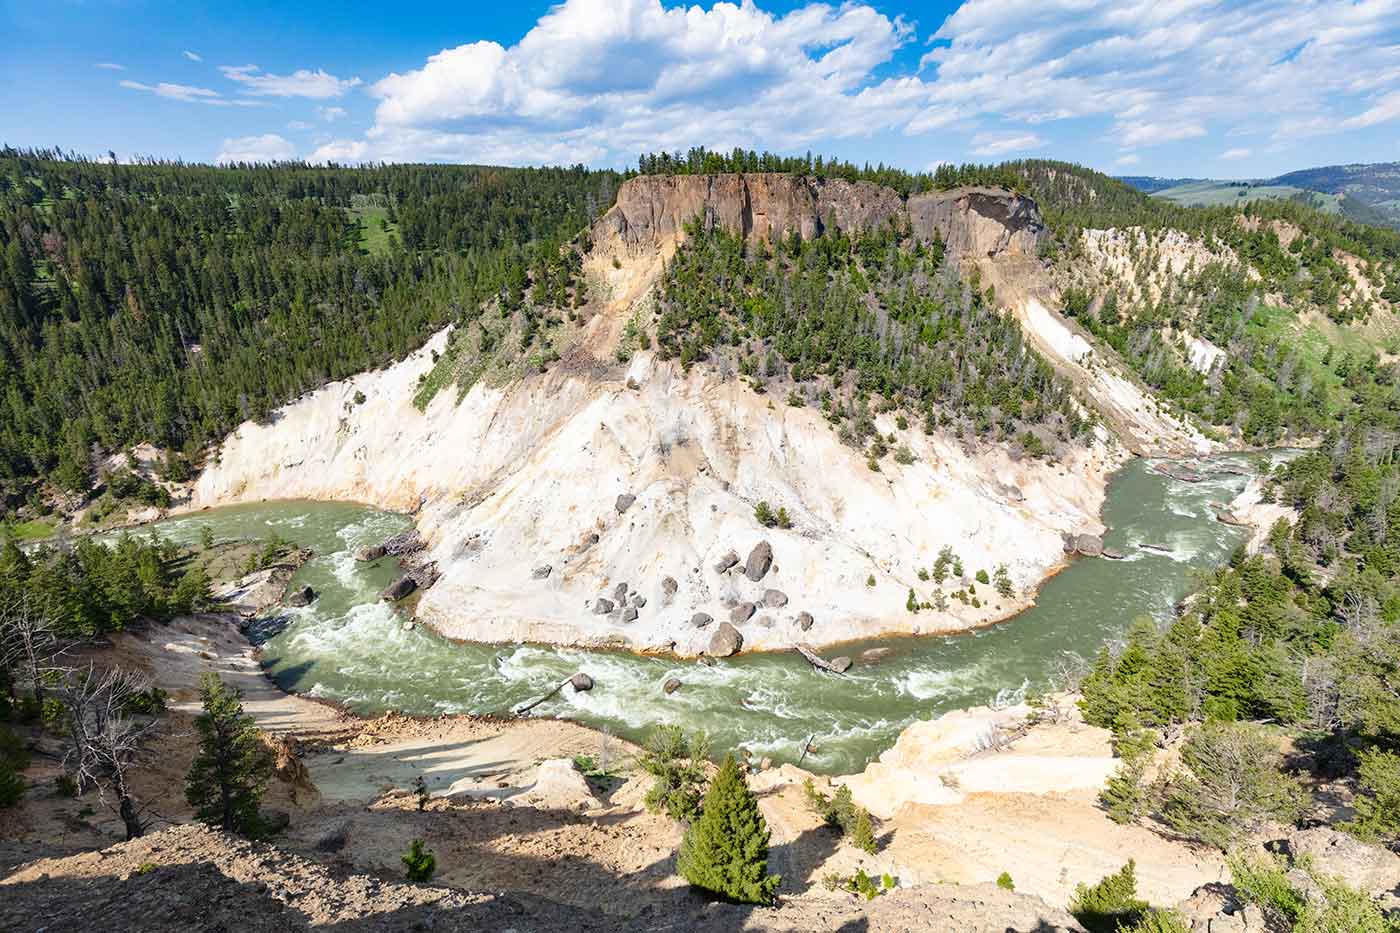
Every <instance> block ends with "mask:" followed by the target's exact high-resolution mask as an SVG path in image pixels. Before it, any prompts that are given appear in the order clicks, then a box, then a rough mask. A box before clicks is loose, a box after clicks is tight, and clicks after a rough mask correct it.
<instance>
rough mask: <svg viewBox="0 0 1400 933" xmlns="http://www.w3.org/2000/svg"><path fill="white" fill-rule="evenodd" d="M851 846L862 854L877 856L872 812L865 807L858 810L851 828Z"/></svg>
mask: <svg viewBox="0 0 1400 933" xmlns="http://www.w3.org/2000/svg"><path fill="white" fill-rule="evenodd" d="M851 845H853V846H855V847H856V848H857V849H860V850H861V851H862V852H868V853H870V854H871V855H874V854H875V849H876V845H875V828H874V827H873V826H872V825H871V824H870V811H869V810H867V809H865V807H859V808H857V809H856V818H855V822H854V824H853V825H852V826H851Z"/></svg>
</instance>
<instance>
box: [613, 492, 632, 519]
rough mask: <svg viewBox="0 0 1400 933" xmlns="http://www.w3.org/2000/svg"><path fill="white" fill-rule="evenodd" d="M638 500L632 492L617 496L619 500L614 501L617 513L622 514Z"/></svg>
mask: <svg viewBox="0 0 1400 933" xmlns="http://www.w3.org/2000/svg"><path fill="white" fill-rule="evenodd" d="M636 501H637V497H636V496H634V495H632V494H631V493H630V492H624V493H623V494H622V495H620V496H618V497H617V501H616V502H614V503H613V508H615V509H617V514H619V515H621V514H622V513H623V512H626V511H627V510H628V509H630V508H631V507H632V503H633V502H636Z"/></svg>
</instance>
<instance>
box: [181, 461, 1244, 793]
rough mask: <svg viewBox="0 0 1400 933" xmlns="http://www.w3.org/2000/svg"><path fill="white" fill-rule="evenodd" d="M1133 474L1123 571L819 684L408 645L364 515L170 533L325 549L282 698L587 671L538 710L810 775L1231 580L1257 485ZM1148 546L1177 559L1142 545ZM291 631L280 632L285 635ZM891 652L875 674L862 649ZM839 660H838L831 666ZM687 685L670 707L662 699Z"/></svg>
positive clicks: (1117, 493)
mask: <svg viewBox="0 0 1400 933" xmlns="http://www.w3.org/2000/svg"><path fill="white" fill-rule="evenodd" d="M1268 462H1269V458H1268V455H1252V456H1245V455H1234V456H1229V457H1222V458H1217V459H1216V460H1214V461H1211V463H1212V464H1213V465H1215V466H1233V467H1235V468H1244V469H1250V470H1258V469H1267V467H1268ZM1150 465H1151V461H1143V460H1134V461H1132V462H1130V463H1129V464H1128V465H1127V466H1126V467H1124V468H1123V469H1122V470H1121V471H1119V473H1118V474H1117V475H1116V476H1115V477H1114V478H1113V480H1112V482H1111V483H1110V485H1109V489H1108V495H1107V500H1106V502H1105V505H1104V512H1103V519H1104V522H1105V524H1107V525H1108V526H1109V529H1110V530H1109V531H1108V533H1107V534H1106V535H1105V542H1106V544H1107V545H1108V546H1109V547H1110V548H1117V549H1119V550H1121V551H1123V552H1125V553H1126V555H1127V557H1126V559H1124V560H1092V559H1079V560H1076V561H1074V562H1073V563H1072V564H1071V565H1070V566H1069V567H1068V568H1067V569H1066V570H1065V571H1063V572H1062V573H1060V574H1059V575H1057V576H1055V577H1054V578H1052V579H1051V580H1049V581H1048V582H1046V584H1045V585H1044V586H1043V587H1042V589H1041V591H1040V595H1039V599H1038V601H1037V604H1036V605H1035V606H1034V607H1032V608H1031V609H1028V610H1027V611H1025V612H1023V613H1021V614H1020V615H1018V616H1016V617H1014V618H1012V619H1009V620H1007V621H1006V622H1003V623H1001V624H998V625H995V626H991V627H988V628H984V629H980V630H977V631H974V632H970V633H966V634H961V635H951V636H924V637H901V638H886V639H881V640H879V641H873V642H862V643H857V644H851V645H848V646H843V647H842V648H841V651H840V653H842V654H848V655H851V656H852V657H854V658H856V664H855V666H854V667H853V668H852V670H851V671H850V672H849V673H848V674H847V675H846V676H844V677H838V676H834V675H830V674H824V673H820V672H817V671H814V670H812V669H811V668H810V667H809V666H808V664H807V662H806V661H804V660H803V659H802V658H801V657H799V656H798V655H797V654H795V653H791V652H788V653H778V654H754V655H740V656H738V657H735V658H731V659H729V660H726V661H721V662H719V663H718V664H716V665H715V666H713V667H706V666H704V665H701V664H699V663H697V662H696V661H694V660H680V659H666V658H653V657H638V656H634V655H631V654H627V653H623V652H606V651H585V650H581V649H569V648H552V647H546V646H539V645H472V644H468V645H464V644H453V643H450V642H448V641H445V640H444V639H441V638H438V637H436V636H435V635H433V634H432V633H431V632H429V631H426V630H424V629H423V628H422V627H419V628H416V629H414V630H412V631H408V630H405V629H404V627H403V625H402V620H401V619H400V617H398V616H397V615H396V614H395V611H394V609H393V608H392V607H390V606H388V605H386V604H384V603H382V602H379V601H378V600H377V599H376V596H377V594H378V592H379V590H380V589H382V588H383V587H384V586H385V585H387V584H388V582H389V581H390V580H391V579H392V578H393V576H394V574H395V571H396V566H395V565H394V562H393V561H381V562H380V563H379V564H378V565H375V566H369V565H364V564H359V563H357V562H356V561H355V560H354V558H353V557H352V554H353V551H354V549H355V548H356V547H358V546H360V545H363V544H369V543H374V542H378V541H382V540H383V539H384V538H385V537H387V536H388V535H390V534H392V533H394V532H396V531H398V530H400V529H402V528H405V527H407V526H408V525H409V519H408V518H406V517H404V516H401V515H396V514H392V513H387V512H380V511H377V510H375V509H372V508H368V507H365V506H359V505H349V504H343V503H325V502H268V503H260V504H255V505H238V506H229V507H225V508H219V509H213V510H209V511H205V512H200V513H196V514H191V515H185V516H181V517H178V518H173V519H168V520H166V521H163V522H161V523H159V524H158V525H156V526H155V530H156V531H157V532H158V533H160V534H161V535H162V536H165V537H169V538H172V539H174V540H176V541H180V542H182V543H194V542H196V541H198V539H199V537H200V534H201V529H202V527H204V526H209V527H210V528H211V529H212V531H213V533H214V536H215V538H216V539H225V538H244V537H266V536H268V535H270V534H272V533H274V532H275V533H277V534H279V535H280V536H282V537H283V538H285V539H287V540H289V541H293V542H295V543H297V544H299V545H303V546H305V547H309V548H311V549H313V550H314V551H315V555H316V556H315V557H314V558H313V559H312V560H311V561H309V562H308V563H307V564H305V565H304V566H303V567H302V568H301V569H300V570H299V571H298V572H297V576H296V578H295V580H294V581H293V583H294V585H300V584H309V585H310V586H311V587H312V588H313V589H315V590H316V591H317V592H318V593H319V594H320V597H319V598H318V599H317V600H316V601H315V602H314V603H313V604H312V605H311V606H308V607H306V608H302V609H287V610H282V612H281V616H282V620H283V622H285V626H284V627H281V628H280V631H276V634H273V635H271V637H269V638H267V640H266V641H265V642H264V643H263V644H262V648H263V656H264V663H265V665H266V666H267V668H268V671H269V673H270V674H271V675H272V677H273V678H274V679H275V680H276V681H277V683H278V684H280V685H281V686H282V687H283V688H285V689H287V690H291V691H296V692H300V693H304V694H307V695H309V696H313V697H318V698H322V699H326V700H331V701H335V702H337V703H340V704H343V705H345V706H346V707H348V708H349V709H351V710H353V711H355V712H358V713H362V714H374V713H379V712H383V711H384V710H388V709H395V710H400V711H402V712H406V713H410V714H415V715H435V714H438V713H444V712H448V713H459V712H460V713H489V712H500V711H504V710H507V709H509V708H511V707H513V706H517V705H519V704H521V703H523V702H524V701H526V700H529V699H532V698H534V697H538V696H540V695H541V694H543V693H545V692H546V691H548V690H549V689H551V688H552V687H553V686H554V685H555V684H557V683H559V681H560V680H562V679H563V678H565V677H567V676H568V675H570V674H572V673H574V672H575V671H586V672H587V673H588V674H590V675H592V677H593V679H594V681H595V683H596V686H595V687H594V689H593V690H592V691H589V692H585V693H574V692H573V691H572V690H571V689H569V688H566V689H565V690H563V691H562V692H561V693H560V694H559V695H558V697H556V698H555V699H553V700H550V701H548V702H546V703H545V704H543V705H542V706H540V707H538V708H537V709H536V713H537V714H543V715H555V716H560V717H565V718H570V719H577V720H579V721H582V722H585V723H588V724H590V725H593V726H597V727H600V728H603V729H607V730H609V731H611V732H612V733H613V734H616V735H621V736H625V737H627V738H631V739H640V738H643V737H644V736H645V734H646V732H647V730H648V729H649V728H650V726H652V725H653V724H655V723H658V722H667V723H678V724H680V725H682V726H684V727H685V728H687V729H704V730H705V731H706V732H708V733H709V734H710V736H711V737H712V739H713V744H714V748H715V750H716V751H717V752H723V751H725V750H728V749H732V748H737V747H739V746H744V747H746V748H748V749H749V750H750V751H752V752H753V753H754V754H755V755H756V756H760V757H762V756H769V757H771V758H773V759H774V760H775V761H796V760H797V759H798V757H799V756H800V755H801V750H802V746H803V744H804V742H805V741H806V739H807V737H808V736H809V735H815V736H816V740H815V742H814V745H815V751H814V752H813V753H812V754H809V755H808V756H807V759H806V763H805V764H806V766H807V767H809V768H812V769H814V770H817V771H823V772H828V773H850V772H854V771H859V770H860V769H862V768H863V767H864V766H865V764H866V763H867V762H868V761H870V760H871V759H873V758H874V757H876V756H877V755H878V754H879V753H880V752H881V751H882V750H883V749H885V748H888V747H889V746H890V745H892V744H893V743H894V740H895V738H896V737H897V736H898V735H899V732H900V731H901V730H902V729H903V728H904V727H905V726H907V725H908V724H909V723H910V722H913V721H915V720H917V719H928V718H931V717H935V716H937V715H939V714H941V713H943V712H946V711H948V710H951V709H956V708H959V707H966V706H974V705H979V704H986V703H991V702H995V701H997V700H998V699H1000V700H1003V701H1004V700H1008V699H1014V698H1016V697H1018V696H1020V695H1022V694H1023V693H1024V691H1025V690H1026V689H1027V688H1030V687H1037V686H1045V685H1046V684H1047V682H1048V678H1049V676H1050V672H1051V668H1052V665H1053V664H1054V663H1055V661H1056V659H1057V658H1059V657H1060V656H1062V655H1063V654H1064V653H1065V652H1075V653H1077V654H1079V655H1081V656H1083V657H1086V658H1087V657H1092V655H1093V653H1094V652H1095V651H1096V650H1097V649H1098V647H1099V646H1100V645H1101V644H1102V643H1103V642H1104V641H1105V640H1108V639H1113V638H1117V637H1119V636H1121V635H1122V633H1123V632H1124V631H1126V629H1127V627H1128V626H1129V625H1130V624H1131V622H1132V621H1133V619H1134V618H1136V617H1137V616H1139V615H1141V614H1144V613H1147V614H1151V615H1153V616H1155V617H1157V618H1166V617H1167V616H1168V615H1169V614H1170V613H1171V611H1172V607H1173V606H1174V605H1175V604H1176V603H1177V602H1178V601H1179V600H1180V599H1181V597H1182V596H1184V595H1185V594H1186V593H1187V592H1189V590H1190V589H1191V588H1192V584H1191V573H1192V571H1193V570H1194V569H1206V568H1211V567H1215V566H1218V565H1219V564H1220V563H1222V562H1223V561H1224V559H1225V558H1226V557H1227V556H1228V555H1229V553H1230V551H1231V550H1232V549H1233V548H1234V547H1235V546H1236V545H1237V544H1238V543H1239V542H1240V541H1241V540H1242V538H1243V531H1242V530H1241V529H1238V528H1233V527H1230V526H1226V525H1223V524H1220V523H1219V522H1216V521H1215V520H1214V517H1213V513H1212V511H1211V509H1210V507H1209V506H1208V504H1207V503H1209V502H1210V501H1212V500H1219V501H1228V500H1230V499H1231V498H1233V497H1234V496H1235V495H1236V494H1238V493H1239V492H1240V491H1241V490H1242V489H1243V488H1244V485H1245V483H1246V481H1247V477H1245V476H1240V475H1229V474H1221V473H1215V474H1212V475H1210V476H1209V478H1208V479H1206V480H1205V481H1204V482H1200V483H1195V484H1191V483H1185V482H1181V481H1177V480H1172V479H1169V478H1167V477H1164V476H1162V475H1160V474H1157V473H1155V472H1153V471H1152V470H1151V469H1150V468H1149V467H1150ZM1143 542H1146V543H1150V544H1160V545H1164V546H1166V547H1167V548H1169V549H1170V550H1169V552H1167V553H1162V552H1158V551H1152V550H1144V549H1141V548H1139V547H1138V545H1139V544H1141V543H1143ZM271 628H273V629H276V628H278V626H272V627H271ZM872 647H881V648H887V649H889V653H888V654H886V655H885V656H884V657H882V658H880V659H879V660H878V661H874V662H864V661H862V660H861V659H860V654H861V652H862V651H863V650H865V649H868V648H872ZM826 653H827V654H828V656H830V655H831V654H832V653H833V652H830V651H828V652H826ZM668 677H677V678H679V679H680V680H681V681H682V684H683V686H682V687H681V688H680V689H679V690H678V691H676V692H675V693H674V694H672V695H670V696H666V695H664V694H663V693H662V690H661V685H662V683H663V682H664V681H665V680H666V679H667V678H668Z"/></svg>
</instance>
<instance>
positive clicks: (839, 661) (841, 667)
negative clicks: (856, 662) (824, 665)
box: [831, 654, 851, 674]
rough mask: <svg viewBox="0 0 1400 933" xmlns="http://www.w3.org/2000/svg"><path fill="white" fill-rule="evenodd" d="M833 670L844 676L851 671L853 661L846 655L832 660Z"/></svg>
mask: <svg viewBox="0 0 1400 933" xmlns="http://www.w3.org/2000/svg"><path fill="white" fill-rule="evenodd" d="M831 669H832V670H833V671H835V672H836V673H838V674H844V673H846V672H847V671H849V670H850V669H851V659H850V658H848V657H846V656H845V655H844V654H843V655H841V657H839V658H832V659H831Z"/></svg>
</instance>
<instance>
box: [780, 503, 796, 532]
mask: <svg viewBox="0 0 1400 933" xmlns="http://www.w3.org/2000/svg"><path fill="white" fill-rule="evenodd" d="M777 519H778V527H779V528H791V527H792V516H791V515H788V510H787V507H786V506H782V505H780V506H778V516H777Z"/></svg>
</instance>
